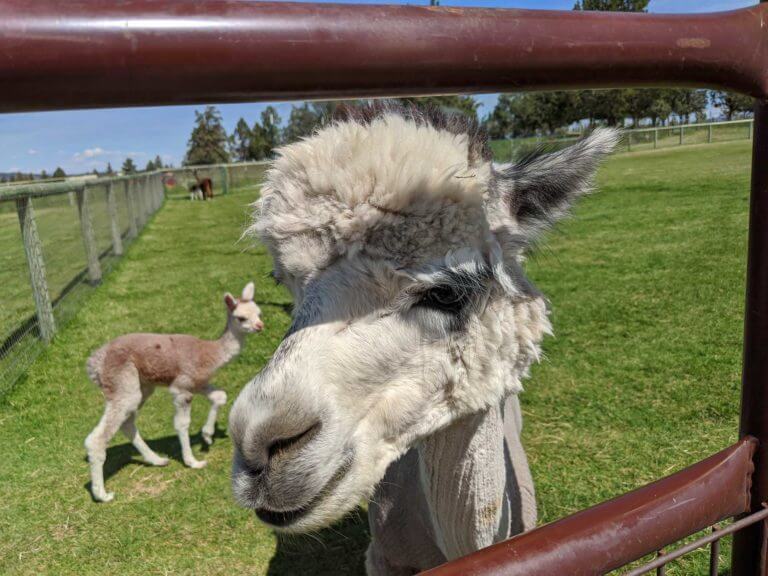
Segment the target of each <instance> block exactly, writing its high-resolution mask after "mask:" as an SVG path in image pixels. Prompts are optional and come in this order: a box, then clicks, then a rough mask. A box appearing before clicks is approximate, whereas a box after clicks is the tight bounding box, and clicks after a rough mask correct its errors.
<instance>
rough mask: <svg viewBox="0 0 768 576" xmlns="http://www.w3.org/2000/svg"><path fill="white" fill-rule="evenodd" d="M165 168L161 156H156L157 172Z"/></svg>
mask: <svg viewBox="0 0 768 576" xmlns="http://www.w3.org/2000/svg"><path fill="white" fill-rule="evenodd" d="M163 168H165V166H163V159H162V158H160V154H158V155H157V156H155V170H162V169H163Z"/></svg>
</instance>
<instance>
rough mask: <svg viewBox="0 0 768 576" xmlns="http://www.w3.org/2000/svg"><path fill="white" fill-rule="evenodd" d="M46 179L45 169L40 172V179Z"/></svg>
mask: <svg viewBox="0 0 768 576" xmlns="http://www.w3.org/2000/svg"><path fill="white" fill-rule="evenodd" d="M47 179H48V172H46V171H45V170H43V171H42V172H40V180H47Z"/></svg>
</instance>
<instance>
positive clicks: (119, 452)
mask: <svg viewBox="0 0 768 576" xmlns="http://www.w3.org/2000/svg"><path fill="white" fill-rule="evenodd" d="M226 437H227V433H226V431H225V430H223V429H222V428H219V426H218V424H217V425H216V430H215V431H214V433H213V438H214V442H216V440H217V439H220V438H226ZM145 441H146V443H147V445H148V446H149V447H150V448H152V450H154V451H155V452H157V453H158V454H159V455H160V456H167V457H168V458H170V459H171V460H176V461H177V462H180V463H182V464H183V463H184V460H183V459H182V457H181V446H180V445H179V438H178V436H176V435H175V434H174V435H170V436H163V437H162V438H156V439H154V440H147V439H145ZM189 442H190V444H192V446H200V452H203V453H205V452H208V450H210V446H208V445H207V444H206V443H205V442H203V437H202V434H201V433H200V432H198V433H197V434H190V435H189ZM84 460H85V461H86V462H87V461H88V457H87V456H86V457H85V458H84ZM131 464H136V465H138V466H151V464H147V463H146V462H145V461H144V460H142V458H141V456H140V455H139V453H138V451H137V450H136V448H134V447H133V444H131V443H130V442H125V443H123V444H118V445H117V446H110V447H109V448H107V459H106V461H105V462H104V482H105V483H106V482H107V480H109V479H110V478H112V477H113V476H115V475H116V474H117V473H118V472H120V470H122V469H123V468H125V467H126V466H129V465H131ZM83 488H85V489H86V490H87V491H88V493H89V494H90V493H91V481H90V480H88V482H86V483H85V484H83Z"/></svg>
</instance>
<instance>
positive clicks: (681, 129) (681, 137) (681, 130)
mask: <svg viewBox="0 0 768 576" xmlns="http://www.w3.org/2000/svg"><path fill="white" fill-rule="evenodd" d="M683 130H685V127H684V126H683V124H680V146H682V145H683Z"/></svg>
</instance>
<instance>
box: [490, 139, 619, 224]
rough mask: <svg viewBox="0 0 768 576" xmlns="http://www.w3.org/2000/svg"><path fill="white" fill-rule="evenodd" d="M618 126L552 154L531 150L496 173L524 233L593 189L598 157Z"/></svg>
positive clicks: (552, 218)
mask: <svg viewBox="0 0 768 576" xmlns="http://www.w3.org/2000/svg"><path fill="white" fill-rule="evenodd" d="M620 137H621V133H620V132H619V131H618V130H613V129H609V128H599V129H597V130H595V131H594V132H593V133H592V134H591V135H590V136H589V137H587V138H585V139H583V140H581V141H580V142H578V143H576V144H574V145H573V146H569V147H568V148H565V149H563V150H560V151H558V152H554V153H551V154H542V153H541V152H539V153H534V154H531V155H529V156H527V157H525V158H523V159H521V160H520V161H518V162H516V163H515V164H507V165H504V166H503V167H502V168H501V170H499V172H498V173H497V175H498V178H499V180H498V183H499V188H500V190H501V194H502V199H503V200H504V202H505V203H506V205H507V208H508V209H509V211H510V215H511V216H513V217H514V218H515V219H516V220H517V224H518V226H519V227H520V231H521V232H522V233H523V234H524V235H525V236H526V237H529V238H530V237H535V236H536V235H537V234H538V233H540V232H541V231H542V230H543V229H546V228H547V227H549V226H551V225H552V224H554V223H555V222H557V221H558V220H559V219H561V218H562V217H563V216H565V215H567V214H568V210H569V209H570V207H571V206H572V205H573V203H574V202H575V201H576V199H578V198H579V197H580V196H583V195H585V194H588V193H589V192H590V191H591V189H592V180H593V177H594V175H595V172H596V171H597V168H598V166H599V164H600V161H601V160H602V159H603V158H604V157H605V156H606V155H607V154H610V153H611V151H612V150H613V148H614V147H615V146H616V144H617V143H618V141H619V139H620Z"/></svg>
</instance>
